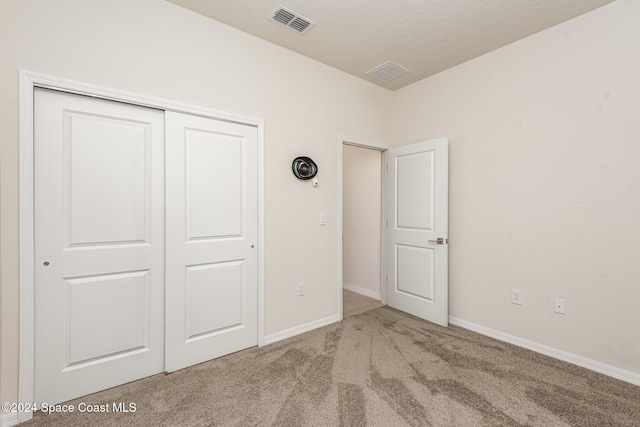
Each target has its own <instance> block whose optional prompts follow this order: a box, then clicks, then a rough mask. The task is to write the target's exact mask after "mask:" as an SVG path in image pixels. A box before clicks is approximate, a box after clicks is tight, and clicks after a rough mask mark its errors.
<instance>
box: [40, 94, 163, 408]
mask: <svg viewBox="0 0 640 427" xmlns="http://www.w3.org/2000/svg"><path fill="white" fill-rule="evenodd" d="M34 105H35V107H34V108H35V109H34V168H35V176H34V182H35V199H34V204H35V224H34V227H35V313H36V319H35V401H36V402H47V403H50V404H54V403H58V402H63V401H66V400H69V399H72V398H75V397H79V396H83V395H87V394H90V393H93V392H96V391H99V390H103V389H106V388H109V387H113V386H115V385H119V384H123V383H126V382H129V381H133V380H136V379H139V378H142V377H145V376H149V375H152V374H155V373H158V372H162V370H163V367H164V241H163V240H164V221H163V214H164V175H163V169H164V166H163V159H164V153H163V150H164V123H163V120H164V119H163V117H164V112H162V111H158V110H154V109H149V108H143V107H137V106H132V105H128V104H122V103H118V102H112V101H106V100H101V99H96V98H90V97H85V96H80V95H72V94H67V93H63V92H55V91H49V90H44V89H37V90H36V91H35V99H34Z"/></svg>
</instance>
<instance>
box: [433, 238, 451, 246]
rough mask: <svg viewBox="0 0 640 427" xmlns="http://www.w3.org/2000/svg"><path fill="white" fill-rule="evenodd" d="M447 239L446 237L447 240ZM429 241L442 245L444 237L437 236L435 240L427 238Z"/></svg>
mask: <svg viewBox="0 0 640 427" xmlns="http://www.w3.org/2000/svg"><path fill="white" fill-rule="evenodd" d="M448 241H449V239H447V242H448ZM429 243H435V244H436V245H444V237H438V238H437V239H436V240H429Z"/></svg>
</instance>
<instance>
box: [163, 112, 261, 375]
mask: <svg viewBox="0 0 640 427" xmlns="http://www.w3.org/2000/svg"><path fill="white" fill-rule="evenodd" d="M166 135H167V146H166V173H167V177H168V179H167V189H166V201H167V211H166V214H167V235H166V240H167V248H166V256H167V280H166V307H167V309H166V370H167V371H169V372H171V371H175V370H178V369H182V368H184V367H186V366H190V365H193V364H196V363H200V362H203V361H206V360H210V359H213V358H215V357H218V356H221V355H224V354H228V353H231V352H235V351H238V350H241V349H244V348H247V347H251V346H255V345H257V343H258V286H257V282H258V131H257V128H256V127H254V126H247V125H242V124H238V123H230V122H224V121H220V120H212V119H207V118H203V117H197V116H191V115H185V114H180V113H174V112H169V111H167V112H166Z"/></svg>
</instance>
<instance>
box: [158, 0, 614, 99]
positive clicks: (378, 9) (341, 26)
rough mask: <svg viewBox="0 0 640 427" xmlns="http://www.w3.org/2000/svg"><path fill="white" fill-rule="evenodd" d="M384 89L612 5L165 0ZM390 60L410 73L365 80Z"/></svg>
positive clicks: (599, 0) (522, 0)
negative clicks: (304, 23)
mask: <svg viewBox="0 0 640 427" xmlns="http://www.w3.org/2000/svg"><path fill="white" fill-rule="evenodd" d="M167 1H169V2H171V3H175V4H177V5H180V6H183V7H185V8H187V9H190V10H193V11H195V12H197V13H200V14H202V15H205V16H208V17H210V18H213V19H215V20H216V21H219V22H222V23H224V24H227V25H230V26H232V27H235V28H237V29H239V30H242V31H244V32H247V33H249V34H252V35H254V36H257V37H260V38H261V39H264V40H267V41H270V42H272V43H275V44H277V45H280V46H282V47H285V48H287V49H291V50H293V51H295V52H298V53H300V54H302V55H305V56H308V57H309V58H313V59H315V60H317V61H320V62H323V63H325V64H327V65H330V66H332V67H335V68H338V69H340V70H343V71H345V72H347V73H350V74H353V75H354V76H357V77H360V78H363V79H365V80H368V81H371V82H373V83H376V84H379V85H380V86H382V87H386V88H388V89H391V90H395V89H399V88H401V87H403V86H406V85H408V84H411V83H413V82H416V81H418V80H421V79H423V78H425V77H428V76H430V75H433V74H435V73H438V72H440V71H442V70H445V69H447V68H450V67H453V66H455V65H457V64H460V63H462V62H465V61H468V60H469V59H472V58H475V57H477V56H480V55H482V54H484V53H486V52H490V51H492V50H494V49H497V48H499V47H501V46H504V45H507V44H509V43H512V42H514V41H516V40H519V39H521V38H524V37H526V36H528V35H531V34H534V33H537V32H539V31H542V30H544V29H546V28H549V27H552V26H554V25H557V24H559V23H561V22H564V21H566V20H569V19H571V18H574V17H576V16H578V15H581V14H583V13H586V12H588V11H590V10H593V9H595V8H598V7H600V6H603V5H605V4H607V3H611V2H612V1H613V0H167ZM277 6H284V7H285V8H287V9H289V10H291V11H293V12H295V13H297V14H300V15H302V16H303V17H305V18H307V19H309V20H311V21H313V22H315V26H314V27H312V28H311V29H310V30H308V31H307V32H306V33H305V34H302V35H301V34H298V33H296V32H295V31H293V30H291V29H289V28H286V27H284V26H282V25H281V24H278V23H276V22H273V21H271V20H269V19H268V18H269V16H270V15H271V13H272V12H273V11H274V9H275V8H276V7H277ZM386 61H393V62H396V63H398V64H400V65H402V66H403V67H405V68H408V69H409V70H410V72H409V73H408V74H405V75H403V76H400V77H398V78H396V79H394V80H391V81H389V82H388V83H384V82H382V81H380V80H378V79H376V78H373V77H370V76H368V75H367V74H366V73H367V71H369V70H370V69H372V68H374V67H376V66H378V65H380V64H382V63H384V62H386Z"/></svg>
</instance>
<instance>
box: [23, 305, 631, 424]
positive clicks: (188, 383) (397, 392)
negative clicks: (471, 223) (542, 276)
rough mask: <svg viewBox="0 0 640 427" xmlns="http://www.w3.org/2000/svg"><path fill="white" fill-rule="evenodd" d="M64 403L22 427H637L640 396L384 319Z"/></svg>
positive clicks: (511, 351)
mask: <svg viewBox="0 0 640 427" xmlns="http://www.w3.org/2000/svg"><path fill="white" fill-rule="evenodd" d="M68 403H69V404H70V405H73V406H74V408H76V411H75V412H73V413H53V414H46V413H42V412H38V413H36V414H35V416H34V418H33V419H32V420H30V421H29V422H27V423H25V424H23V425H24V426H29V427H32V426H66V427H74V426H122V425H127V426H447V427H451V426H554V427H558V426H580V427H589V426H594V427H596V426H597V427H602V426H639V425H640V387H637V386H634V385H632V384H628V383H625V382H623V381H619V380H616V379H612V378H609V377H606V376H604V375H601V374H598V373H595V372H592V371H589V370H586V369H583V368H580V367H577V366H574V365H571V364H568V363H565V362H562V361H559V360H556V359H553V358H550V357H547V356H544V355H540V354H537V353H534V352H531V351H529V350H526V349H522V348H519V347H516V346H513V345H510V344H507V343H503V342H500V341H497V340H494V339H491V338H488V337H485V336H482V335H479V334H477V333H474V332H471V331H468V330H465V329H462V328H459V327H455V326H450V327H449V328H443V327H440V326H437V325H434V324H432V323H429V322H426V321H423V320H421V319H418V318H416V317H413V316H411V315H408V314H405V313H402V312H400V311H397V310H394V309H391V308H388V307H382V308H379V309H376V310H372V311H369V312H366V313H362V314H359V315H357V316H353V317H350V318H347V319H345V320H343V321H342V322H339V323H335V324H332V325H329V326H326V327H323V328H320V329H317V330H314V331H311V332H308V333H305V334H302V335H299V336H296V337H293V338H290V339H287V340H284V341H280V342H278V343H275V344H271V345H268V346H265V347H259V348H258V347H256V348H251V349H248V350H244V351H241V352H238V353H235V354H231V355H228V356H225V357H221V358H219V359H216V360H212V361H209V362H206V363H202V364H200V365H196V366H192V367H190V368H187V369H183V370H181V371H177V372H174V373H171V374H169V375H162V374H160V375H155V376H152V377H149V378H145V379H142V380H139V381H136V382H133V383H129V384H125V385H122V386H119V387H116V388H113V389H109V390H105V391H102V392H99V393H95V394H92V395H90V396H85V397H83V398H80V399H77V400H74V401H71V402H68ZM131 404H132V406H131ZM79 408H84V409H85V411H86V409H87V408H91V409H95V410H99V409H100V408H103V409H104V408H108V409H109V412H79V411H78V409H79ZM123 408H127V409H129V410H130V411H129V412H123V411H122V409H123ZM118 409H120V410H121V411H120V412H117V411H115V410H118ZM131 409H132V410H131Z"/></svg>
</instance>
